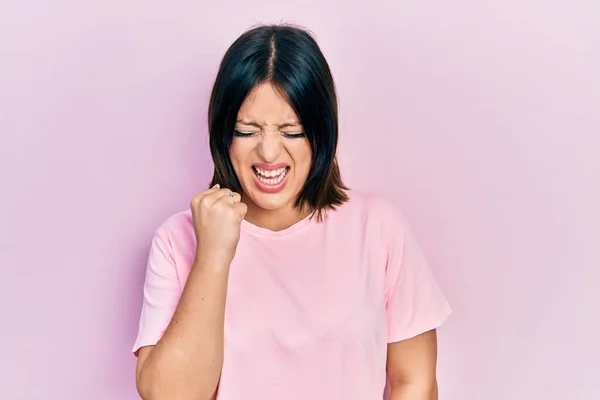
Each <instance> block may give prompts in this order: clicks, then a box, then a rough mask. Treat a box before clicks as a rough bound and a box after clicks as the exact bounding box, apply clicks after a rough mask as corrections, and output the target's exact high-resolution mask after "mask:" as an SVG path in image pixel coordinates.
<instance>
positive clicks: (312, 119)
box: [208, 25, 348, 220]
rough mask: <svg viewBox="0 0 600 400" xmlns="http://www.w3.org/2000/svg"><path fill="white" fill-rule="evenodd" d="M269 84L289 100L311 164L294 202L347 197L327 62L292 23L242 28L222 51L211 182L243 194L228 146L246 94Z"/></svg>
mask: <svg viewBox="0 0 600 400" xmlns="http://www.w3.org/2000/svg"><path fill="white" fill-rule="evenodd" d="M267 82H268V83H270V84H272V85H273V86H274V87H275V88H276V89H277V90H278V91H279V92H280V93H281V95H282V96H283V98H284V99H286V100H287V102H288V103H289V104H290V106H291V107H292V109H293V110H294V111H295V113H296V115H297V116H298V118H299V119H300V123H301V124H302V125H303V127H304V133H305V134H306V137H307V139H308V141H309V143H310V147H311V151H312V164H311V168H310V171H309V173H308V177H307V179H306V182H305V184H304V186H303V188H302V189H301V190H300V193H299V196H298V198H297V199H296V203H295V207H297V208H303V207H306V206H308V207H309V210H310V211H311V212H312V213H313V214H314V213H316V214H317V216H318V219H319V220H322V217H323V213H324V212H326V211H328V210H334V209H335V208H336V207H337V206H339V205H341V204H343V203H344V202H346V201H347V200H348V195H347V194H346V192H345V191H346V190H348V187H346V186H345V185H344V183H343V182H342V179H341V175H340V171H339V166H338V162H337V157H336V151H337V143H338V104H337V97H336V90H335V84H334V81H333V77H332V75H331V71H330V69H329V65H328V63H327V61H326V60H325V57H324V56H323V53H322V52H321V50H320V48H319V46H318V45H317V43H316V41H315V39H314V38H313V37H312V35H311V34H310V33H309V32H308V31H306V30H303V29H301V28H298V27H294V26H290V25H262V26H259V27H256V28H252V29H250V30H248V31H246V32H245V33H243V34H242V35H241V36H240V37H239V38H238V39H237V40H236V41H235V42H234V43H233V44H232V45H231V47H229V49H228V50H227V52H226V53H225V55H224V57H223V60H222V61H221V64H220V66H219V71H218V73H217V77H216V79H215V83H214V86H213V89H212V93H211V97H210V103H209V110H208V129H209V138H210V140H209V142H210V152H211V156H212V158H213V162H214V165H215V169H214V175H213V178H212V181H211V183H210V186H214V185H216V184H217V183H218V184H220V185H221V187H223V188H228V189H231V190H233V191H235V192H239V193H242V191H243V189H242V187H241V185H240V182H239V180H238V177H237V175H236V174H235V171H234V169H233V165H232V164H231V159H230V157H229V149H230V146H231V142H232V140H233V131H234V129H235V124H236V120H237V114H238V111H239V109H240V107H241V106H242V103H243V102H244V100H245V99H246V96H248V94H249V93H250V92H251V91H252V90H253V89H254V88H255V87H256V86H258V85H260V84H262V83H267Z"/></svg>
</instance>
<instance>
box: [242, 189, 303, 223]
mask: <svg viewBox="0 0 600 400" xmlns="http://www.w3.org/2000/svg"><path fill="white" fill-rule="evenodd" d="M242 202H244V203H245V204H246V206H247V207H248V212H247V213H246V217H245V218H244V219H245V220H246V221H248V222H250V223H251V224H253V225H256V226H259V227H261V228H265V229H269V230H271V231H281V230H284V229H287V228H289V227H290V226H292V225H294V224H295V223H297V222H298V221H300V220H302V219H304V218H305V217H306V216H308V215H309V214H310V210H308V209H307V208H304V209H303V210H300V209H298V208H295V207H294V203H293V202H291V204H286V205H285V206H284V207H281V208H278V209H276V210H265V209H263V208H260V207H258V206H257V205H256V204H254V202H253V201H252V200H250V199H247V198H244V197H242Z"/></svg>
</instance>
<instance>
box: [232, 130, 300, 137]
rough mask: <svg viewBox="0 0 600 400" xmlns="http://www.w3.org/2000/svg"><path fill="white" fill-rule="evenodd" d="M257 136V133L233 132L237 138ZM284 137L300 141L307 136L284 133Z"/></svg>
mask: <svg viewBox="0 0 600 400" xmlns="http://www.w3.org/2000/svg"><path fill="white" fill-rule="evenodd" d="M254 135H256V133H254V132H252V133H244V132H240V131H237V130H236V131H233V136H237V137H250V136H254ZM283 136H285V137H286V138H289V139H298V138H301V137H304V136H306V134H305V133H304V132H301V133H284V134H283Z"/></svg>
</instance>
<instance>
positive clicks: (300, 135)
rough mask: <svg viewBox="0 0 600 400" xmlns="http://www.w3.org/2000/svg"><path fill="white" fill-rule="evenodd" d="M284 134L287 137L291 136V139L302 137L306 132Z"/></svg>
mask: <svg viewBox="0 0 600 400" xmlns="http://www.w3.org/2000/svg"><path fill="white" fill-rule="evenodd" d="M283 136H285V137H286V138H290V139H298V138H302V137H304V136H306V134H305V133H304V132H300V133H284V134H283Z"/></svg>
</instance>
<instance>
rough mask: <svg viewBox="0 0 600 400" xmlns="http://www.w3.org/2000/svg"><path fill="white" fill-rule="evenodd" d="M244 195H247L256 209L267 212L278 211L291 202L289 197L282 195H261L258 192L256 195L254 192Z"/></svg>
mask: <svg viewBox="0 0 600 400" xmlns="http://www.w3.org/2000/svg"><path fill="white" fill-rule="evenodd" d="M246 193H248V194H249V197H250V199H251V200H252V202H253V203H254V204H255V205H256V206H257V207H258V208H261V209H263V210H269V211H274V210H277V209H280V208H282V207H283V206H285V205H286V204H288V203H289V202H290V200H292V199H291V197H290V196H285V195H283V194H282V193H262V192H260V191H259V192H258V193H257V191H256V190H251V191H249V192H246Z"/></svg>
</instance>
